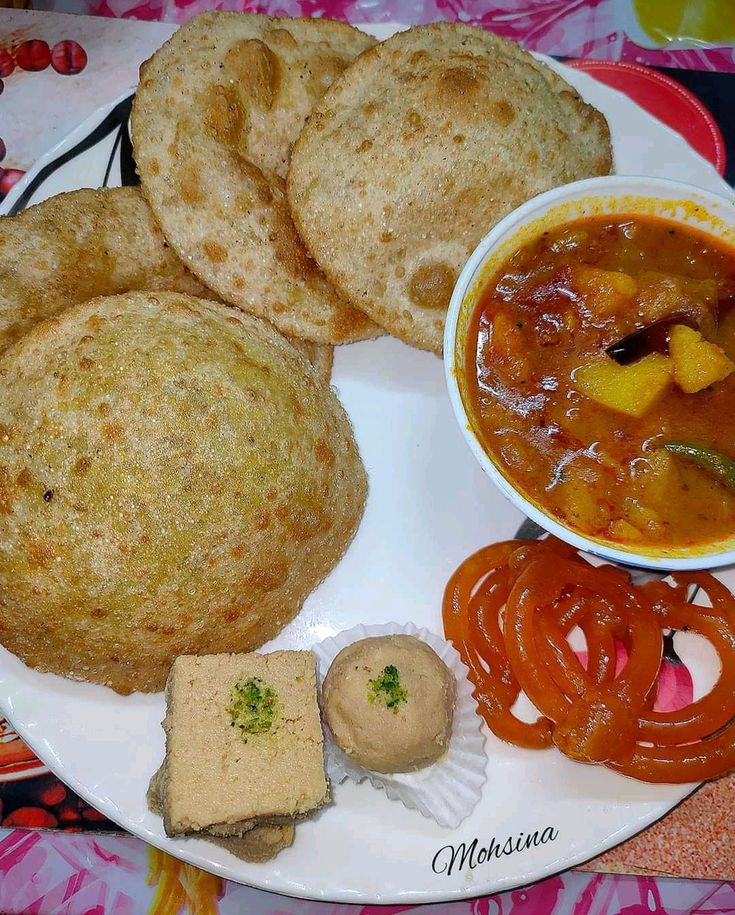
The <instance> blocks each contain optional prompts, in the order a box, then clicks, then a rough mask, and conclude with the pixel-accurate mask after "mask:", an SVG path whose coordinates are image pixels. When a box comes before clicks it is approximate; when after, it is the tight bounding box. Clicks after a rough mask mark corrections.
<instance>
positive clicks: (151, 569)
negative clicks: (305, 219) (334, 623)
mask: <svg viewBox="0 0 735 915" xmlns="http://www.w3.org/2000/svg"><path fill="white" fill-rule="evenodd" d="M366 489H367V482H366V475H365V470H364V468H363V465H362V462H361V460H360V456H359V454H358V451H357V447H356V444H355V440H354V437H353V434H352V428H351V425H350V422H349V419H348V418H347V415H346V413H345V412H344V410H343V408H342V407H341V405H340V403H339V401H338V400H337V398H336V396H335V394H334V392H333V391H332V390H331V388H329V386H328V385H326V384H324V383H323V382H322V381H321V380H320V379H319V378H318V376H317V375H316V373H315V371H314V369H313V368H312V367H311V366H310V364H309V363H308V362H307V360H306V359H305V358H304V356H303V355H302V354H301V353H299V352H298V351H297V350H296V349H295V348H294V347H293V346H291V344H290V343H289V342H288V341H287V340H286V339H285V338H284V337H282V336H281V335H280V334H279V333H278V332H277V331H275V330H274V329H273V328H272V327H271V326H270V325H268V324H266V323H265V322H263V321H261V320H259V319H258V318H254V317H252V316H248V315H245V314H243V313H241V312H239V311H236V310H232V309H227V308H225V307H224V306H222V305H219V304H217V303H213V302H206V301H204V300H202V299H196V298H193V297H190V296H185V295H179V294H175V293H165V292H160V293H129V294H127V295H120V296H113V297H108V298H100V299H95V300H92V301H90V302H87V303H83V304H80V305H76V306H74V307H72V308H70V309H67V310H66V311H64V312H62V313H61V314H60V315H58V316H56V317H55V318H52V319H50V320H48V321H45V322H42V323H41V324H39V325H37V326H36V327H35V328H34V329H33V330H32V331H30V332H29V333H28V334H26V335H25V336H24V337H23V338H22V339H21V340H20V341H18V342H17V343H16V344H14V345H13V346H11V347H10V348H9V349H7V350H6V351H5V353H3V355H2V356H0V642H2V644H4V645H5V646H6V647H7V648H8V649H9V650H10V651H12V652H14V653H15V654H17V655H18V656H19V657H20V658H21V659H22V660H23V661H25V662H26V663H27V664H29V665H31V666H33V667H35V668H38V669H40V670H46V671H52V672H55V673H58V674H62V675H63V676H66V677H71V678H73V679H78V680H89V681H93V682H97V683H103V684H107V685H109V686H111V687H112V688H113V689H115V690H117V691H118V692H121V693H129V692H131V691H133V690H143V691H151V690H158V689H161V688H162V687H163V685H164V683H165V681H166V675H167V673H168V670H169V667H170V666H171V662H172V660H173V658H174V657H176V656H177V655H180V654H210V653H218V652H223V651H226V652H230V651H236V652H243V651H250V650H252V649H254V648H257V647H258V646H260V645H262V644H263V643H264V642H265V641H267V640H268V639H270V638H272V637H273V636H274V635H275V634H276V633H277V632H278V631H279V630H280V629H281V628H282V627H283V626H284V625H285V624H286V623H287V622H289V620H291V619H292V618H293V616H294V615H295V614H296V613H297V611H298V610H299V608H300V607H301V605H302V603H303V601H304V599H305V598H306V596H307V595H308V594H309V593H310V592H311V591H312V590H313V589H314V587H315V586H316V585H317V584H318V583H319V582H320V581H321V580H322V579H323V578H324V577H325V576H326V575H327V574H328V573H329V571H330V570H331V569H332V567H333V566H334V565H335V564H336V562H337V561H338V560H339V558H340V557H341V555H342V554H343V552H344V550H345V548H346V547H347V545H348V543H349V542H350V540H351V538H352V536H353V534H354V532H355V530H356V527H357V525H358V523H359V520H360V518H361V515H362V511H363V506H364V501H365V496H366Z"/></svg>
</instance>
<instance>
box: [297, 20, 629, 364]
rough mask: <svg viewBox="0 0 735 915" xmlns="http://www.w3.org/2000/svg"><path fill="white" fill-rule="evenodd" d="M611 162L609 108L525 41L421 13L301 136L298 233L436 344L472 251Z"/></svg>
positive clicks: (368, 303) (362, 66) (395, 326)
mask: <svg viewBox="0 0 735 915" xmlns="http://www.w3.org/2000/svg"><path fill="white" fill-rule="evenodd" d="M611 164H612V157H611V147H610V136H609V131H608V128H607V124H606V122H605V119H604V117H603V116H602V115H601V114H600V113H599V112H598V111H596V110H595V109H594V108H592V107H590V106H589V105H587V104H585V103H584V102H583V101H582V100H581V99H580V97H579V96H578V95H577V93H576V92H575V90H574V89H572V87H571V86H569V85H567V83H566V82H564V80H563V79H561V77H559V76H558V75H557V74H556V73H554V72H553V71H552V70H550V69H549V68H548V67H546V66H545V65H544V64H541V63H539V62H538V61H536V60H534V58H533V57H531V56H530V55H529V54H527V53H526V52H525V51H522V50H521V49H520V48H519V47H517V45H514V44H510V43H508V42H506V41H503V40H502V39H500V38H498V37H496V36H495V35H493V34H492V33H490V32H486V31H484V30H483V29H479V28H472V27H470V26H465V25H460V24H449V23H436V24H434V25H427V26H417V27H416V28H413V29H410V30H409V31H407V32H401V33H399V34H397V35H394V36H393V37H392V38H389V39H388V40H387V41H385V42H383V43H382V44H379V45H376V46H375V47H374V48H372V49H370V50H368V51H366V52H365V53H364V54H362V55H361V56H360V57H359V58H358V60H356V61H355V63H354V64H353V65H352V66H351V67H350V68H349V69H348V70H346V71H345V72H344V73H343V74H342V75H341V76H340V77H338V78H337V79H336V80H335V82H334V83H333V84H332V86H331V87H330V88H329V89H328V90H327V92H326V94H325V95H324V97H323V98H322V100H321V101H320V102H318V103H317V105H316V107H315V109H314V112H313V114H312V115H311V117H310V118H309V120H308V122H307V124H306V126H305V127H304V130H303V131H302V133H301V135H300V137H299V139H298V140H297V141H296V143H295V144H294V147H293V150H292V154H291V165H290V170H289V175H288V198H289V204H290V206H291V211H292V214H293V216H294V219H295V222H296V225H297V227H298V230H299V232H300V233H301V236H302V237H303V239H304V240H305V242H306V244H307V247H308V248H309V250H310V252H311V254H312V255H313V256H314V258H315V259H316V261H317V263H318V264H319V265H320V266H321V268H322V269H323V270H324V272H325V274H326V275H327V277H328V278H329V279H330V280H331V281H332V283H333V284H334V285H335V286H336V287H337V289H338V290H339V291H340V292H341V293H342V295H343V296H344V297H345V298H346V299H347V300H348V301H350V302H352V304H353V305H356V306H359V307H360V308H361V309H363V310H364V311H365V312H367V314H368V315H370V317H371V318H373V320H375V321H376V322H377V323H379V324H381V325H382V326H383V327H384V328H385V329H386V330H388V331H390V333H392V334H395V335H396V336H398V337H401V338H402V339H403V340H405V341H406V342H407V343H410V344H411V345H413V346H417V347H420V348H422V349H429V350H432V351H433V352H435V353H437V354H440V353H441V351H442V338H443V330H444V322H445V317H446V311H447V306H448V303H449V299H450V296H451V293H452V290H453V287H454V284H455V282H456V279H457V277H458V275H459V272H460V270H461V269H462V267H463V266H464V263H465V262H466V260H467V258H468V256H469V255H470V253H471V252H472V250H473V249H474V248H475V246H476V245H477V243H478V242H479V241H480V239H481V238H482V237H483V236H484V235H485V234H486V233H487V232H488V231H489V230H490V229H491V228H492V226H493V225H495V223H497V222H498V221H499V220H500V218H501V217H503V216H504V215H505V214H506V213H508V212H510V211H511V210H512V209H514V208H515V207H517V206H518V205H519V204H520V203H522V202H523V201H525V200H527V199H528V198H530V197H532V196H534V195H535V194H537V193H539V192H541V191H545V190H548V189H549V188H552V187H555V186H557V185H560V184H564V183H566V182H569V181H573V180H575V179H578V178H587V177H591V176H593V175H604V174H607V173H608V172H609V171H610V168H611Z"/></svg>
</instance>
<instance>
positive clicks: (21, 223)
mask: <svg viewBox="0 0 735 915" xmlns="http://www.w3.org/2000/svg"><path fill="white" fill-rule="evenodd" d="M163 289H166V290H170V291H172V292H185V293H187V294H189V295H196V296H199V297H202V298H208V299H212V300H218V299H219V297H218V296H217V295H216V293H214V292H212V291H211V290H210V289H207V287H206V286H203V285H202V284H201V283H200V282H199V280H198V279H197V278H196V277H195V276H194V275H193V274H192V273H190V272H189V271H188V270H187V269H186V267H185V266H184V264H183V263H182V262H181V261H180V260H179V258H178V257H177V256H176V254H175V253H174V252H173V250H172V249H171V248H170V247H169V246H168V244H167V243H166V240H165V239H164V237H163V235H162V234H161V230H160V229H159V228H158V223H157V222H156V221H155V219H154V218H153V214H152V213H151V210H150V207H149V206H148V204H147V203H146V202H145V199H144V198H143V196H142V194H141V193H140V191H139V190H138V188H132V187H118V188H103V189H100V190H87V189H84V190H78V191H70V192H69V193H66V194H58V195H57V196H55V197H50V198H49V199H48V200H45V201H44V202H43V203H39V204H36V205H35V206H32V207H30V208H29V209H27V210H24V211H23V212H22V213H20V214H19V215H18V216H0V352H2V351H3V350H4V349H6V348H7V347H8V346H10V344H11V343H13V342H14V341H15V340H17V339H19V338H20V337H22V336H23V334H24V333H26V332H27V331H28V330H30V328H31V327H33V326H34V325H35V324H37V323H38V322H39V321H43V320H44V318H50V317H51V316H52V315H55V314H58V312H60V311H62V310H63V309H64V308H68V307H69V306H70V305H76V304H77V303H79V302H86V301H88V300H89V299H93V298H96V297H97V296H100V295H116V294H118V293H121V292H134V291H139V290H151V291H154V290H163ZM291 342H292V343H293V344H294V346H296V347H297V349H300V350H301V352H303V353H304V355H305V356H306V357H307V358H308V359H309V361H310V362H312V364H313V365H314V366H315V368H316V369H317V371H318V373H319V374H320V375H321V377H323V378H324V380H325V381H329V378H330V376H331V371H332V349H331V347H329V346H320V345H318V344H315V343H308V342H306V341H301V340H298V339H297V338H293V339H292V340H291Z"/></svg>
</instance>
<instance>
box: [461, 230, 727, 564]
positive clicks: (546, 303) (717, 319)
mask: <svg viewBox="0 0 735 915" xmlns="http://www.w3.org/2000/svg"><path fill="white" fill-rule="evenodd" d="M465 371H466V380H467V384H466V385H465V399H466V400H468V401H469V402H468V403H467V404H466V407H467V412H468V414H469V415H470V417H471V419H472V422H473V426H474V428H475V431H476V433H477V434H478V435H479V437H480V440H481V441H482V443H483V445H484V447H485V449H486V450H487V452H488V453H489V455H490V457H491V458H492V460H493V461H494V462H495V463H496V465H497V466H498V467H499V469H500V470H501V471H502V472H503V473H504V475H505V476H506V477H508V479H509V480H510V481H511V482H512V483H513V484H514V485H515V486H516V487H517V488H518V489H519V490H520V491H521V492H522V493H523V494H524V495H525V496H526V497H527V498H528V499H529V500H530V501H532V502H533V503H535V504H536V505H538V506H539V507H540V508H541V509H543V510H545V511H546V512H547V513H549V514H551V515H552V516H554V517H556V518H557V519H559V521H560V522H561V523H563V524H565V525H567V526H570V527H571V528H573V529H575V530H577V531H578V532H580V533H582V534H584V535H586V536H590V537H593V538H597V539H602V540H608V541H613V542H619V543H621V544H624V545H627V546H629V547H630V548H632V549H635V548H636V547H640V546H641V545H643V544H645V545H647V546H653V547H654V548H658V549H662V550H666V549H672V548H673V549H681V548H687V547H696V546H697V545H699V546H700V547H702V546H706V545H707V544H710V543H713V542H715V541H718V540H721V539H723V538H726V537H730V536H731V535H732V534H733V533H734V532H735V250H733V249H731V248H729V247H727V246H726V245H725V244H724V243H721V242H717V241H715V240H713V239H712V238H711V237H710V236H708V235H705V234H704V233H703V232H700V231H698V230H696V229H693V228H687V227H683V226H681V225H680V224H679V223H673V222H671V221H668V220H665V219H662V218H659V217H651V216H616V217H611V216H595V217H589V218H585V219H580V220H577V221H575V222H572V223H567V224H566V225H563V226H561V227H558V228H556V229H552V230H549V231H547V232H545V233H544V234H543V235H541V236H540V237H539V238H537V239H536V240H534V241H532V242H530V243H529V244H527V245H525V246H524V247H522V248H521V249H520V250H518V251H517V252H515V253H514V254H513V255H512V256H511V257H510V258H509V259H508V260H506V262H505V263H504V264H503V265H502V267H501V268H500V269H499V270H498V271H497V272H496V273H495V274H494V275H493V276H492V278H491V279H490V280H489V282H488V283H487V284H486V286H485V288H484V289H483V291H482V293H481V295H480V296H479V299H478V302H477V305H476V307H475V312H474V315H473V317H472V320H471V325H470V328H469V332H468V335H467V343H466V352H465Z"/></svg>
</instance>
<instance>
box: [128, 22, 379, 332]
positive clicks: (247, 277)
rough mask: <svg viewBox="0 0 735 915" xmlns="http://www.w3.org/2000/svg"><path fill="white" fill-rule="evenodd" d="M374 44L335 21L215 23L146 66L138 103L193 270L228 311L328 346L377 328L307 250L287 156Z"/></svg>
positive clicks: (169, 223) (162, 199)
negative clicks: (294, 210)
mask: <svg viewBox="0 0 735 915" xmlns="http://www.w3.org/2000/svg"><path fill="white" fill-rule="evenodd" d="M373 44H374V40H373V39H372V38H370V37H369V36H368V35H365V34H363V33H362V32H359V31H358V30H357V29H353V28H351V27H350V26H348V25H345V24H343V23H339V22H332V21H330V20H326V19H314V20H311V19H272V18H269V17H266V16H254V15H246V14H242V13H219V12H213V13H203V14H202V15H200V16H196V17H194V18H193V19H190V20H189V21H188V22H187V23H186V24H185V25H184V26H182V27H181V28H180V29H179V31H178V32H176V33H175V34H174V36H173V37H172V38H171V39H170V40H169V41H168V42H167V43H166V44H165V45H164V46H163V47H162V48H161V49H160V50H158V51H157V52H156V53H155V54H154V55H153V57H152V58H151V59H150V60H149V61H147V62H146V63H145V64H143V66H142V68H141V80H140V85H139V87H138V91H137V93H136V96H135V102H134V104H133V113H132V134H133V146H134V150H135V159H136V163H137V167H138V171H139V173H140V179H141V184H142V188H143V193H144V194H145V196H146V198H147V200H148V202H149V203H150V205H151V207H152V208H153V210H154V212H155V215H156V218H157V220H158V222H159V223H160V225H161V228H162V229H163V233H164V235H165V236H166V238H167V239H168V241H169V242H170V243H171V245H172V246H173V247H174V248H175V250H176V251H177V252H178V254H179V256H180V257H181V258H182V260H183V261H184V262H185V263H186V264H187V266H188V267H190V268H191V270H192V271H193V272H194V273H195V274H196V275H197V276H198V277H199V278H200V279H201V280H202V281H203V282H204V283H206V284H207V286H209V287H211V288H212V289H214V290H215V291H216V292H217V293H219V295H220V296H221V297H222V298H223V299H224V300H225V301H227V302H230V303H231V304H233V305H236V306H238V307H239V308H242V309H243V310H244V311H247V312H250V313H252V314H256V315H258V316H260V317H263V318H267V319H268V320H269V321H271V322H272V323H273V324H274V325H275V326H276V327H278V328H279V329H280V330H281V331H282V332H283V333H286V334H289V335H290V336H294V337H303V338H304V339H307V340H312V341H314V342H316V343H332V344H333V343H345V342H348V341H350V340H361V339H366V338H369V337H374V336H377V335H378V333H379V330H378V328H377V327H376V326H375V325H374V324H373V323H372V322H371V321H370V320H369V319H368V318H367V317H366V316H365V314H364V313H363V312H362V311H360V310H359V309H356V308H354V307H352V306H351V305H349V304H347V303H345V302H344V300H343V299H342V298H341V297H340V296H339V295H338V293H337V292H336V291H335V290H334V288H333V287H332V286H331V285H330V283H329V282H328V281H327V280H326V278H325V277H324V275H323V273H322V272H321V270H319V268H318V267H317V265H316V263H315V262H314V261H313V259H312V258H311V257H310V256H309V254H308V253H307V251H306V248H305V247H304V245H303V243H302V241H301V239H300V238H299V236H298V233H297V232H296V228H295V226H294V224H293V220H292V218H291V214H290V212H289V209H288V204H287V201H286V186H285V174H286V169H287V164H288V157H289V151H290V148H291V144H292V143H293V141H294V140H295V139H296V137H297V136H298V134H299V131H300V130H301V128H302V126H303V123H304V121H305V120H306V118H307V116H308V115H309V113H310V112H311V110H312V108H313V106H314V103H315V102H316V101H317V99H319V98H320V97H321V96H322V94H323V93H324V90H325V89H326V88H327V86H328V85H329V84H330V83H331V81H332V80H333V79H334V77H335V76H336V75H337V74H338V73H341V72H342V70H343V69H344V68H345V67H346V66H347V65H348V63H349V62H350V61H351V60H353V58H355V57H356V56H357V55H358V54H359V53H360V52H362V51H364V50H365V49H366V48H368V47H370V46H371V45H373Z"/></svg>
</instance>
